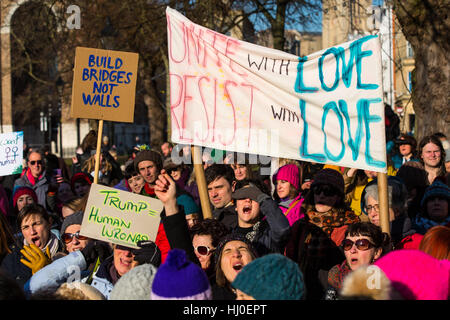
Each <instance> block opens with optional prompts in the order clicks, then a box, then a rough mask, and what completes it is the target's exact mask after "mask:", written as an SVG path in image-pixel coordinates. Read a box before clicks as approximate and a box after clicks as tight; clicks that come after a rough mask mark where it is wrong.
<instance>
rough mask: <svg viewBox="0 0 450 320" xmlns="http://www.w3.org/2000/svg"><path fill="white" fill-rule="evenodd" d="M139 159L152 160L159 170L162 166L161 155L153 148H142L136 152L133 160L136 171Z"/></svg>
mask: <svg viewBox="0 0 450 320" xmlns="http://www.w3.org/2000/svg"><path fill="white" fill-rule="evenodd" d="M141 161H153V163H154V164H155V166H156V168H157V169H158V171H161V169H162V168H163V161H162V156H161V154H160V153H159V152H157V151H154V150H142V151H139V152H138V154H137V155H136V158H134V160H133V163H134V168H135V169H136V171H137V172H139V168H138V164H139V162H141Z"/></svg>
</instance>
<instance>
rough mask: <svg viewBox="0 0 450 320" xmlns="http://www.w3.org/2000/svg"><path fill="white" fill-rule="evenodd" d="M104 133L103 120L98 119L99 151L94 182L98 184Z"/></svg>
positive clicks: (96, 158)
mask: <svg viewBox="0 0 450 320" xmlns="http://www.w3.org/2000/svg"><path fill="white" fill-rule="evenodd" d="M102 134H103V120H99V121H98V131H97V152H96V153H95V173H94V183H96V184H98V171H99V168H100V152H101V150H102Z"/></svg>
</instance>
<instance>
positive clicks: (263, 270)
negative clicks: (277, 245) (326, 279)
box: [231, 253, 305, 300]
mask: <svg viewBox="0 0 450 320" xmlns="http://www.w3.org/2000/svg"><path fill="white" fill-rule="evenodd" d="M231 285H232V286H233V287H234V288H236V289H239V290H241V291H242V292H244V293H246V294H248V295H250V296H252V297H253V298H255V299H256V300H301V299H303V297H304V295H305V283H304V280H303V274H302V272H301V271H300V268H299V267H298V265H297V263H295V262H294V261H292V260H291V259H289V258H287V257H285V256H283V255H281V254H279V253H273V254H268V255H265V256H263V257H261V258H257V259H255V260H253V261H252V262H250V263H249V264H247V265H246V266H245V267H244V268H243V269H242V270H241V272H239V273H238V275H237V276H236V278H235V279H234V281H233V283H232V284H231Z"/></svg>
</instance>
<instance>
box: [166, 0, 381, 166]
mask: <svg viewBox="0 0 450 320" xmlns="http://www.w3.org/2000/svg"><path fill="white" fill-rule="evenodd" d="M166 16H167V31H168V32H167V33H168V55H169V68H170V101H171V121H172V141H173V142H175V143H182V144H193V145H199V146H204V147H209V148H217V149H222V150H227V151H235V152H243V153H252V154H260V155H266V156H273V157H283V158H290V159H298V160H304V161H312V162H320V163H330V164H336V165H340V166H345V167H355V168H360V169H367V170H373V171H378V172H386V142H385V124H384V104H383V94H382V73H381V53H380V42H379V38H378V36H375V35H370V36H366V37H363V38H361V39H358V40H355V41H351V42H347V43H343V44H341V45H338V46H335V47H331V48H328V49H324V50H321V51H319V52H316V53H313V54H311V55H309V56H306V57H297V56H294V55H292V54H289V53H285V52H282V51H279V50H275V49H271V48H266V47H262V46H258V45H255V44H251V43H248V42H244V41H240V40H237V39H234V38H231V37H228V36H226V35H223V34H220V33H217V32H215V31H213V30H210V29H207V28H205V27H202V26H200V25H197V24H194V23H193V22H191V21H190V20H188V19H187V18H185V17H184V16H183V15H181V14H180V13H178V12H177V11H175V10H173V9H171V8H167V11H166Z"/></svg>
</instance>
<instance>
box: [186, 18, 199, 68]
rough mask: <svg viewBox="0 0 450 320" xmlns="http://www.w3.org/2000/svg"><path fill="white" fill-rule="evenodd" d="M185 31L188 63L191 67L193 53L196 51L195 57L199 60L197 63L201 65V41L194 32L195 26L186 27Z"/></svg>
mask: <svg viewBox="0 0 450 320" xmlns="http://www.w3.org/2000/svg"><path fill="white" fill-rule="evenodd" d="M185 30H186V39H187V43H188V45H187V49H188V63H189V65H190V64H191V51H194V55H195V57H196V58H197V63H200V41H199V37H198V36H197V35H196V34H195V32H194V25H191V26H190V27H189V28H187V27H186V28H185ZM194 38H195V39H194ZM191 44H192V46H191Z"/></svg>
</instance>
